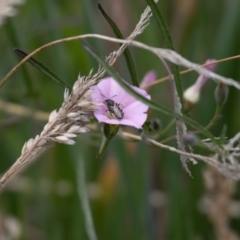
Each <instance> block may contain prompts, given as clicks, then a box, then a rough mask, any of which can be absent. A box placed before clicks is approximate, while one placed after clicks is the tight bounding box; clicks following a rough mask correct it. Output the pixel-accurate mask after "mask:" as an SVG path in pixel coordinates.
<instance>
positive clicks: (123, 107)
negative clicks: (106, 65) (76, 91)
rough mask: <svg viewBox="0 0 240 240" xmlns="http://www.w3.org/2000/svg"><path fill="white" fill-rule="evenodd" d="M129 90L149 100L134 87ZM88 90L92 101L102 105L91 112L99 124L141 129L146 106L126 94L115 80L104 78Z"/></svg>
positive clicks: (147, 96) (142, 92)
mask: <svg viewBox="0 0 240 240" xmlns="http://www.w3.org/2000/svg"><path fill="white" fill-rule="evenodd" d="M130 86H131V85H130ZM131 88H132V89H133V90H134V91H136V92H137V93H138V94H141V95H142V96H143V97H145V98H147V99H151V97H150V95H148V93H147V92H146V91H145V90H143V89H140V88H137V87H135V86H131ZM90 89H91V90H92V99H93V100H94V101H95V102H99V103H100V102H101V103H103V104H101V105H100V106H99V107H98V108H97V109H95V110H94V112H93V113H94V116H95V117H96V118H97V120H98V121H99V122H104V123H108V124H116V125H127V126H132V127H135V128H138V129H140V128H142V125H143V124H144V122H145V121H146V119H147V113H146V112H147V110H148V106H147V105H146V104H144V103H142V102H140V101H138V100H137V99H136V98H134V97H133V96H132V95H130V94H129V93H128V92H126V91H125V89H123V88H122V87H121V86H120V85H119V84H118V83H117V81H116V80H115V79H113V78H112V77H107V78H104V79H102V80H101V81H100V82H99V83H98V84H97V85H94V86H91V88H90Z"/></svg>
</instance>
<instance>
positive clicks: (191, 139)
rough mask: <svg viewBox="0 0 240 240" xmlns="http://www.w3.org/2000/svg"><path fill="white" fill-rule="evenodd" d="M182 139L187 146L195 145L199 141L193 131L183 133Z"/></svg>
mask: <svg viewBox="0 0 240 240" xmlns="http://www.w3.org/2000/svg"><path fill="white" fill-rule="evenodd" d="M183 141H184V143H185V144H186V145H188V146H196V145H198V143H199V139H198V137H197V136H196V135H195V134H194V133H187V134H184V135H183Z"/></svg>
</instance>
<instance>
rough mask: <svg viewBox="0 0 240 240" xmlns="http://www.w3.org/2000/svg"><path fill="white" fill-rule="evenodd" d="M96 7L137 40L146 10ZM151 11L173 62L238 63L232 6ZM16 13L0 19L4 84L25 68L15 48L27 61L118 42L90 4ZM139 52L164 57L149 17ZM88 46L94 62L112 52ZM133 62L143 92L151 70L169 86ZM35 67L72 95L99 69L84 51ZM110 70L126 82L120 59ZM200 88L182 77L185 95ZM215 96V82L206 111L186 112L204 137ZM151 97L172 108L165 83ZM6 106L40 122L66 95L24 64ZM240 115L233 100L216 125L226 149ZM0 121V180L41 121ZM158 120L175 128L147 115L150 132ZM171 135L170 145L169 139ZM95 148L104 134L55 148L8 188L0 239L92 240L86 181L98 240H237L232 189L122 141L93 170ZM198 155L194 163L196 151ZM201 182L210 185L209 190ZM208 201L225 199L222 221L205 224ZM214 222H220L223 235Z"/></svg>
mask: <svg viewBox="0 0 240 240" xmlns="http://www.w3.org/2000/svg"><path fill="white" fill-rule="evenodd" d="M101 3H102V6H103V8H104V9H105V11H106V12H107V13H108V14H109V16H110V17H111V18H112V19H113V20H114V21H115V23H116V24H117V25H118V27H119V28H120V29H121V31H122V33H123V34H124V36H125V37H127V36H128V35H129V34H130V33H131V31H132V30H133V29H134V27H135V25H136V23H137V22H138V20H139V18H140V15H141V13H142V12H143V11H144V9H145V8H146V5H147V3H146V1H144V0H102V1H101ZM157 6H158V8H159V9H160V11H161V12H162V14H163V16H164V18H165V21H166V22H167V24H168V26H169V28H170V32H171V36H172V39H173V42H174V45H175V48H176V51H177V52H179V53H180V54H181V55H182V56H184V57H185V58H187V59H189V60H191V61H193V62H196V63H200V64H201V63H204V62H205V60H207V59H209V58H215V59H221V58H225V57H230V56H233V55H238V54H239V50H240V45H239V42H240V28H239V12H240V1H239V0H211V1H209V0H171V1H159V3H157ZM17 9H18V10H17V11H18V14H17V15H16V16H14V17H13V18H8V19H6V21H5V24H4V25H2V26H1V27H0V53H1V55H0V78H1V79H2V78H3V77H4V76H5V75H6V74H7V73H8V71H10V70H11V69H12V68H13V67H14V66H15V64H17V63H18V62H19V60H20V58H19V57H18V56H16V55H15V53H14V52H13V50H12V49H13V48H14V47H18V48H20V49H22V50H24V51H26V52H28V53H29V52H31V51H33V50H34V49H36V48H38V47H39V46H41V45H43V44H46V43H48V42H51V41H53V40H56V39H60V38H64V37H70V36H74V35H80V34H85V33H99V34H103V35H108V36H114V34H113V32H112V30H111V28H110V27H109V25H108V23H107V22H106V21H105V19H104V18H103V16H102V15H101V13H100V11H99V10H98V8H97V1H96V0H95V1H94V0H71V1H64V0H58V1H56V0H50V1H49V0H42V1H30V0H29V1H26V2H25V4H23V5H22V6H19V7H17ZM137 40H139V41H142V42H144V43H146V44H149V45H151V46H156V47H161V48H164V47H166V43H165V41H164V38H163V35H162V33H161V31H160V30H159V28H158V25H157V23H156V21H155V19H154V17H152V19H151V22H150V25H149V26H148V27H147V28H146V30H145V31H144V33H143V34H142V35H141V36H139V37H138V38H137ZM88 42H89V43H90V44H91V45H92V46H93V47H94V48H95V50H96V51H97V52H98V53H99V54H100V55H101V56H106V55H108V54H109V53H110V52H111V51H113V50H114V49H116V48H117V47H118V45H117V44H114V43H109V42H104V41H102V40H96V39H91V40H88ZM131 53H132V54H133V57H134V63H135V65H136V69H137V76H138V80H139V81H140V80H141V78H142V77H143V75H144V74H145V73H146V72H147V71H149V70H154V71H156V72H157V76H158V78H160V77H164V76H166V71H165V70H164V68H163V67H162V64H161V63H160V62H159V60H158V59H157V58H156V57H155V56H154V55H152V54H150V53H148V52H146V51H144V50H140V49H137V48H131ZM35 58H36V59H37V60H39V61H41V62H43V63H44V64H45V65H46V66H48V67H49V68H50V69H51V70H53V71H54V72H56V73H57V74H58V75H59V76H60V77H61V78H62V79H64V80H65V82H66V83H67V84H68V85H71V86H72V84H73V83H74V82H75V80H76V79H77V76H78V74H79V73H80V74H81V75H87V74H88V73H89V71H90V70H91V69H92V68H93V69H95V70H96V69H97V67H98V64H97V62H96V61H95V60H94V59H93V58H92V57H91V56H89V55H88V53H86V51H85V50H84V48H83V47H82V44H81V42H80V41H75V42H68V43H64V44H60V45H57V46H54V47H51V48H48V49H46V50H44V51H42V52H41V53H39V54H37V55H36V56H35ZM114 67H115V69H116V71H117V72H118V73H119V74H120V75H121V77H122V78H124V79H130V78H129V73H128V71H127V68H126V64H125V62H124V59H123V58H122V57H121V58H120V59H119V60H118V61H117V63H116V64H115V66H114ZM239 69H240V67H239V60H238V59H237V60H233V61H229V62H226V63H221V64H219V65H218V67H217V70H216V72H217V73H219V74H222V75H224V76H227V77H230V78H233V79H236V80H238V79H239V75H240V70H239ZM196 78H197V74H196V73H190V74H187V75H184V76H182V85H183V88H184V89H186V88H187V87H188V86H190V85H191V84H193V83H194V82H195V80H196ZM215 87H216V83H214V82H213V81H209V82H207V84H206V86H205V87H204V89H203V93H202V98H201V101H200V102H199V103H198V104H197V105H196V106H195V107H194V108H193V110H192V112H191V117H192V118H193V119H195V120H197V121H198V122H200V123H201V124H203V125H206V124H207V123H208V122H209V121H210V119H211V117H212V116H213V114H214V111H215V105H216V104H215V100H214V89H215ZM150 94H151V95H152V98H153V99H154V100H155V101H157V102H159V103H162V104H164V105H166V106H168V107H170V108H172V99H171V94H170V86H169V84H168V83H167V82H165V83H162V84H159V85H158V86H157V87H154V88H153V89H151V90H150ZM1 100H4V101H6V102H8V103H16V104H18V105H22V106H25V107H27V108H29V109H30V110H31V112H32V114H33V113H34V111H36V110H41V111H44V112H51V111H52V110H54V109H58V108H59V107H60V106H61V102H62V100H63V89H62V88H61V87H60V86H59V85H57V84H56V83H55V82H53V81H51V80H50V79H49V78H48V77H47V76H46V75H44V74H42V73H41V72H39V71H37V70H36V69H34V68H33V67H32V66H30V65H29V64H25V65H24V66H23V67H21V68H20V69H19V70H18V71H17V72H16V73H15V74H14V75H13V76H12V77H11V78H10V80H9V81H8V82H7V84H5V85H4V87H3V88H2V89H1ZM239 103H240V102H239V93H238V92H237V90H235V89H233V88H230V93H229V98H228V101H227V103H226V105H225V107H224V110H223V117H222V118H221V119H220V120H219V122H218V123H217V124H216V126H214V128H213V129H212V132H213V133H214V134H216V135H219V133H220V132H221V130H222V128H223V126H224V125H226V126H227V136H228V137H232V136H233V135H234V134H235V133H237V132H238V131H239V119H240V111H239ZM0 115H1V120H0V130H1V138H0V150H1V164H0V173H2V174H3V173H4V172H5V171H6V170H7V169H8V168H9V167H10V166H11V165H12V164H13V163H14V162H15V160H16V159H17V158H18V157H19V155H20V152H21V148H22V146H23V144H24V143H25V142H26V141H27V140H28V139H29V138H32V137H34V136H35V135H36V134H38V133H40V132H41V130H42V128H43V126H44V124H45V121H42V120H40V119H36V118H34V117H33V116H32V115H30V116H28V117H21V116H18V115H15V114H11V113H9V112H8V111H7V110H6V109H5V110H4V107H1V108H0ZM153 118H158V119H160V121H161V125H162V128H164V127H165V126H166V125H167V124H168V122H169V121H170V118H169V117H167V116H165V115H163V114H159V113H157V112H155V111H153V110H150V111H149V120H151V119H153ZM169 134H170V135H173V134H174V129H172V131H171V132H170V133H169ZM101 137H102V133H101V132H90V133H88V134H82V135H81V136H79V137H78V138H77V144H76V145H74V146H65V145H63V144H57V145H56V146H55V147H54V148H51V149H49V150H47V151H46V152H44V153H43V154H42V155H41V156H40V157H39V158H38V159H37V160H36V161H34V162H33V163H32V164H31V165H30V166H27V168H26V169H25V170H24V171H23V172H21V173H20V174H18V175H17V176H16V177H14V178H13V179H12V181H11V183H10V184H9V185H7V186H6V188H5V189H4V191H2V193H1V196H0V235H1V237H0V239H13V240H14V239H23V240H25V239H26V240H28V239H34V240H43V239H51V240H55V239H56V240H61V239H62V240H63V239H64V240H66V239H67V240H75V239H83V240H84V239H89V237H88V235H87V231H86V225H85V217H84V214H83V211H82V207H81V197H79V194H78V191H79V188H80V187H81V184H82V183H83V182H81V181H80V182H78V181H77V179H78V177H79V178H81V179H82V178H83V176H82V174H83V173H85V177H86V179H85V181H86V185H85V187H86V191H87V192H88V196H89V201H90V206H91V210H92V217H93V222H94V226H95V229H96V234H97V236H98V239H104V240H113V239H114V240H123V239H124V240H128V239H129V240H135V239H136V240H148V239H149V240H153V239H154V240H155V239H163V240H164V239H170V240H181V239H184V240H185V239H186V240H187V239H191V240H192V239H194V240H195V239H196V240H200V239H239V238H237V235H239V236H240V207H239V205H240V194H239V193H238V191H239V184H238V183H237V182H232V181H231V180H228V179H225V178H224V177H222V176H221V175H218V174H217V173H216V172H214V170H213V169H210V168H209V167H208V166H206V165H205V164H202V163H199V164H197V165H192V164H191V163H190V164H189V168H190V170H191V172H192V175H193V178H191V177H189V175H188V174H187V173H186V172H185V171H184V170H183V168H182V165H181V162H180V160H179V156H178V155H176V154H172V153H169V152H167V151H165V150H161V149H158V148H153V147H149V146H147V145H145V144H144V143H136V142H125V141H124V140H122V139H120V138H118V137H116V138H115V139H114V140H113V141H112V142H111V145H110V147H109V148H108V151H107V152H106V154H105V155H104V156H103V158H101V159H100V160H96V158H95V155H96V153H97V151H98V149H99V146H100V143H101ZM171 144H174V143H171ZM196 151H197V152H200V153H201V150H200V149H197V150H196ZM202 153H204V152H202ZM83 163H84V169H83ZM79 167H80V168H81V171H79ZM209 172H210V173H209ZM206 175H207V176H210V180H211V181H212V182H213V183H212V182H211V181H210V182H211V183H210V185H209V181H208V180H209V179H208V178H206ZM204 176H205V177H204ZM81 179H80V180H81ZM206 179H208V180H206ZM79 184H80V185H79ZM211 184H212V185H211ZM229 191H230V193H229ZM206 197H207V198H209V199H210V202H211V200H214V201H215V203H216V204H217V203H218V202H219V201H218V200H219V199H220V200H221V199H222V198H223V199H224V197H226V198H227V200H226V199H225V200H223V201H226V202H225V203H226V204H225V205H224V204H223V205H220V206H222V208H221V207H220V208H219V212H218V213H219V217H216V214H215V215H214V214H213V215H212V214H211V205H207V204H206V203H205V202H204V199H205V198H206ZM209 206H210V207H209ZM225 209H231V211H230V213H229V214H228V211H227V213H225V212H224V211H225ZM221 210H222V212H221ZM221 214H222V215H221ZM214 216H215V217H214ZM217 220H220V222H221V220H223V225H221V223H218V222H217ZM224 223H225V225H224ZM224 229H226V231H225V232H224V231H223V230H224ZM221 231H222V232H224V233H222V232H221ZM225 233H226V235H224V234H225ZM221 234H222V235H221ZM221 236H222V237H223V238H220V237H221Z"/></svg>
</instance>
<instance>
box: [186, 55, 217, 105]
mask: <svg viewBox="0 0 240 240" xmlns="http://www.w3.org/2000/svg"><path fill="white" fill-rule="evenodd" d="M215 61H216V60H215V59H209V60H207V61H206V62H205V63H204V64H209V63H212V64H210V65H208V66H205V67H204V68H206V69H207V70H209V71H214V70H215V68H216V65H217V64H216V63H215ZM207 80H208V78H207V77H205V76H204V75H203V74H201V75H200V76H199V77H198V79H197V81H196V82H195V83H194V84H193V85H192V86H190V87H189V88H188V89H186V90H185V92H184V94H183V97H184V99H185V101H187V102H188V103H190V104H196V103H197V102H198V101H199V99H200V93H201V89H202V87H203V85H204V84H205V83H206V81H207Z"/></svg>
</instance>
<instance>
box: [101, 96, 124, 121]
mask: <svg viewBox="0 0 240 240" xmlns="http://www.w3.org/2000/svg"><path fill="white" fill-rule="evenodd" d="M101 95H102V96H103V97H105V96H104V95H103V94H101ZM115 96H116V95H114V96H112V97H110V98H106V97H105V98H106V100H105V101H104V102H103V103H104V104H105V105H106V106H107V108H108V109H107V110H106V111H109V112H110V114H111V115H113V116H114V117H115V118H117V119H119V120H121V119H123V117H124V112H123V110H122V109H121V107H120V103H116V102H115V101H113V100H112V99H111V98H113V97H115Z"/></svg>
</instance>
